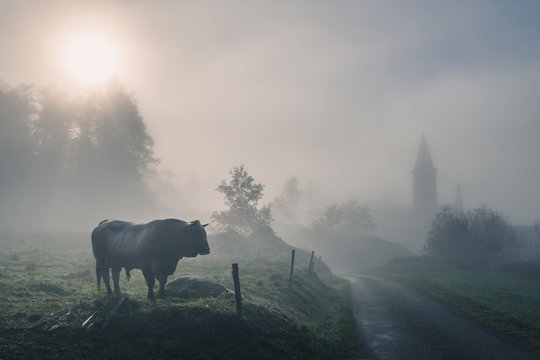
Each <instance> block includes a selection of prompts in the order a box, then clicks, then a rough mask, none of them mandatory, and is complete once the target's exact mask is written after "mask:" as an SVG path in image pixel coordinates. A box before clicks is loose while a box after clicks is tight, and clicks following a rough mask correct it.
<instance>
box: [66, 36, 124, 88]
mask: <svg viewBox="0 0 540 360" xmlns="http://www.w3.org/2000/svg"><path fill="white" fill-rule="evenodd" d="M65 63H66V67H67V69H68V70H69V72H70V73H71V75H72V76H73V77H74V78H75V79H77V80H79V81H81V82H83V83H87V84H95V83H101V82H104V81H106V80H107V79H108V78H109V77H110V76H111V75H113V74H114V73H115V71H116V70H117V66H118V54H117V51H116V48H115V47H114V46H113V45H112V44H111V43H110V42H109V41H107V39H106V38H104V37H102V36H100V35H98V34H90V33H89V34H81V35H79V36H77V37H75V38H73V39H72V40H71V42H70V43H69V44H68V45H67V47H66V52H65Z"/></svg>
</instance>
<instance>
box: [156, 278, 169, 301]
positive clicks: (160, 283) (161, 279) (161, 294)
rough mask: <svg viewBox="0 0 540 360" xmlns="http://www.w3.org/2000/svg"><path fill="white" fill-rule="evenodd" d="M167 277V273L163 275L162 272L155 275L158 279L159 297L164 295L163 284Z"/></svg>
mask: <svg viewBox="0 0 540 360" xmlns="http://www.w3.org/2000/svg"><path fill="white" fill-rule="evenodd" d="M167 277H168V275H163V274H159V275H158V276H157V279H158V280H159V292H158V297H159V298H163V297H165V284H166V283H167Z"/></svg>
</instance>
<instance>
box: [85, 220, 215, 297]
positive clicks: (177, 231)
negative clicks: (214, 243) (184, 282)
mask: <svg viewBox="0 0 540 360" xmlns="http://www.w3.org/2000/svg"><path fill="white" fill-rule="evenodd" d="M206 225H208V224H206ZM206 225H201V223H200V222H199V220H195V221H192V222H190V223H187V222H185V221H182V220H177V219H166V220H154V221H151V222H149V223H147V224H137V225H136V224H133V223H130V222H126V221H118V220H114V221H107V220H106V221H102V222H100V223H99V225H98V226H97V227H96V228H95V229H94V231H92V251H93V252H94V257H95V258H96V278H97V286H98V290H99V288H100V280H101V278H103V282H104V283H105V286H106V287H107V294H108V295H111V294H112V291H111V285H110V280H109V268H111V269H112V278H113V284H114V293H115V294H117V295H118V294H120V286H119V278H120V270H122V267H124V268H125V269H126V275H128V276H129V271H130V270H131V269H141V270H142V273H143V275H144V279H145V280H146V284H147V285H148V298H149V299H152V300H153V299H154V278H155V279H157V280H158V281H159V293H158V296H159V297H162V296H163V295H164V286H165V283H166V282H167V277H168V276H169V275H171V274H172V273H174V271H175V270H176V265H177V264H178V261H179V260H180V259H181V258H183V257H196V256H197V255H199V254H200V255H206V254H209V253H210V248H209V246H208V241H207V240H206V231H205V229H204V227H205V226H206Z"/></svg>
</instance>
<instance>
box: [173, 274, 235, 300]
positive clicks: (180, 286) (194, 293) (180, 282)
mask: <svg viewBox="0 0 540 360" xmlns="http://www.w3.org/2000/svg"><path fill="white" fill-rule="evenodd" d="M226 291H227V288H226V287H224V286H222V285H220V284H217V283H215V282H213V281H210V280H208V279H202V278H198V277H191V276H186V277H180V278H176V279H174V280H172V281H171V282H169V283H168V284H167V292H168V293H170V294H172V295H177V296H179V297H185V298H200V297H208V296H218V295H219V294H222V293H224V292H226Z"/></svg>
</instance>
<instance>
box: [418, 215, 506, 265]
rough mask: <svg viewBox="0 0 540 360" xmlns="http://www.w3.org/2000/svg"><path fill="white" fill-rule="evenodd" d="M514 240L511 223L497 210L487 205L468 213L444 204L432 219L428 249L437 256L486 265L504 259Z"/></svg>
mask: <svg viewBox="0 0 540 360" xmlns="http://www.w3.org/2000/svg"><path fill="white" fill-rule="evenodd" d="M514 240H515V234H514V231H513V229H512V224H511V223H510V221H509V220H508V218H507V217H505V216H504V215H502V214H501V213H500V212H498V211H495V210H492V209H488V208H487V207H485V206H484V207H481V208H478V209H474V210H471V211H468V212H467V213H462V212H455V211H452V210H451V209H450V208H444V209H443V210H442V211H441V212H439V213H437V215H436V217H435V220H434V221H433V223H432V227H431V230H430V232H429V234H428V237H427V241H426V245H425V251H426V252H427V253H428V254H429V255H431V256H433V257H436V258H441V259H448V260H452V261H458V262H462V263H466V264H469V265H485V264H492V263H496V262H499V261H501V260H502V257H503V255H504V251H505V250H506V249H507V248H508V247H510V246H511V245H512V244H513V242H514Z"/></svg>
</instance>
